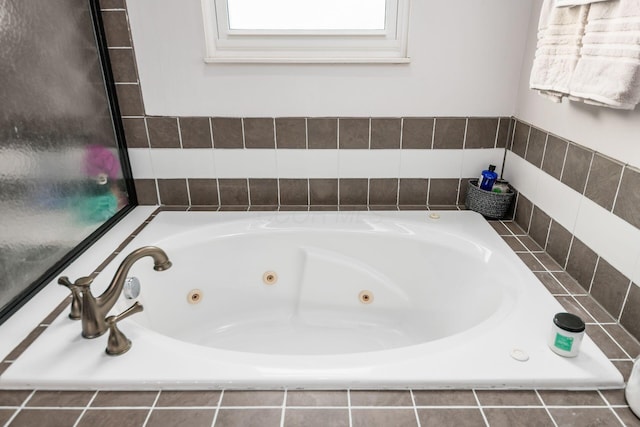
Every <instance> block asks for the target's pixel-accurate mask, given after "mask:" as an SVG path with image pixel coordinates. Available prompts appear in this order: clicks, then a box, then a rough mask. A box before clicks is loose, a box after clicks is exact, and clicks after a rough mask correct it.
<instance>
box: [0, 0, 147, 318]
mask: <svg viewBox="0 0 640 427" xmlns="http://www.w3.org/2000/svg"><path fill="white" fill-rule="evenodd" d="M97 6H98V5H97V0H92V1H87V0H55V1H42V0H0V322H2V321H3V320H4V319H6V318H7V317H8V316H9V315H10V314H11V313H12V312H13V311H15V310H16V309H17V308H18V307H19V306H21V305H22V304H23V303H24V302H25V301H26V300H28V298H29V297H30V296H32V295H33V294H34V293H35V292H37V290H39V289H40V288H41V287H42V286H43V285H44V284H46V283H47V282H49V281H50V280H51V279H52V278H53V277H54V275H55V273H56V272H57V271H59V269H60V268H62V267H63V266H64V265H65V264H66V263H68V262H70V261H71V260H72V259H73V258H74V257H76V256H77V255H78V254H79V253H80V252H81V251H82V250H83V249H86V247H88V245H90V244H91V243H92V242H93V241H95V240H96V239H97V238H98V237H99V236H100V235H101V234H102V233H104V232H105V231H106V230H107V229H108V227H109V226H110V225H112V223H114V222H115V220H116V219H118V218H120V217H122V216H123V215H124V214H125V213H126V212H127V211H128V210H129V209H130V208H131V207H132V206H133V205H135V203H136V202H135V193H134V192H133V190H132V185H131V179H130V176H131V174H130V168H129V164H128V159H127V158H126V150H125V149H124V145H123V144H124V142H123V137H122V125H121V123H120V121H119V118H118V116H119V113H118V109H117V105H116V102H115V98H114V95H113V93H114V89H113V83H112V79H111V73H110V69H109V68H108V66H107V65H106V64H107V58H106V56H107V53H106V49H105V47H104V36H103V35H102V34H103V33H102V31H101V30H99V28H100V19H99V15H98V12H96V11H97V10H98V7H97Z"/></svg>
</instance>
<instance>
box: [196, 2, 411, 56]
mask: <svg viewBox="0 0 640 427" xmlns="http://www.w3.org/2000/svg"><path fill="white" fill-rule="evenodd" d="M409 1H410V0H202V8H203V16H204V27H205V37H206V56H205V61H206V62H389V63H402V62H408V61H409V59H408V57H407V30H408V20H409Z"/></svg>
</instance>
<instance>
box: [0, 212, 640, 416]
mask: <svg viewBox="0 0 640 427" xmlns="http://www.w3.org/2000/svg"><path fill="white" fill-rule="evenodd" d="M491 224H492V226H493V227H494V228H495V229H496V231H497V232H498V233H499V234H500V235H501V236H502V237H503V238H504V240H505V241H506V242H507V243H508V244H509V246H510V247H511V248H512V249H513V250H514V251H515V252H516V253H517V254H518V255H519V256H520V257H521V259H522V260H523V261H524V262H525V263H526V264H527V265H528V266H529V268H531V270H532V271H533V272H534V273H535V274H536V275H537V276H538V278H539V279H540V280H541V282H542V283H544V285H545V286H546V287H547V288H548V289H549V291H550V292H551V293H552V294H554V295H555V296H556V298H557V299H558V301H560V303H561V304H562V305H563V306H564V307H565V308H566V309H567V311H570V312H573V313H576V314H578V315H580V316H581V317H582V318H583V319H585V321H586V323H587V333H588V334H589V335H590V336H591V338H592V339H593V340H594V341H595V342H596V343H597V344H598V345H599V346H600V347H601V349H602V350H603V351H604V353H605V354H606V355H607V357H609V359H610V360H612V362H613V363H614V364H615V365H616V366H617V367H618V369H619V370H620V371H621V372H622V373H623V375H624V376H625V378H627V377H628V375H629V373H630V371H631V367H632V363H633V359H634V358H635V357H636V356H638V355H639V354H640V344H639V343H638V341H637V340H635V339H634V338H633V337H632V336H631V335H630V334H628V333H627V332H626V331H625V330H624V329H623V328H622V327H621V326H620V325H619V324H617V323H616V322H615V320H614V319H613V318H612V317H611V316H610V315H609V314H608V313H607V312H606V311H605V310H604V309H603V308H601V307H600V305H599V304H598V303H597V302H596V301H595V300H593V298H591V296H590V295H588V294H587V293H586V291H585V290H584V289H583V288H582V287H580V285H578V283H577V282H576V281H575V280H574V279H573V278H571V276H569V275H568V274H567V273H566V272H564V271H563V270H562V269H561V268H560V266H559V265H558V264H557V263H556V262H555V261H553V259H552V258H551V257H550V256H549V255H548V254H546V253H545V252H544V251H542V249H541V248H540V247H539V246H538V245H537V244H536V243H535V242H534V241H533V240H532V239H531V238H530V237H529V236H527V235H526V234H525V233H524V232H523V231H522V229H521V228H520V227H518V225H517V224H515V223H513V222H498V221H496V222H492V223H491ZM49 317H51V316H49ZM35 335H36V336H37V334H35ZM18 357H19V356H18ZM3 365H4V367H5V368H6V367H7V366H9V365H10V363H9V362H8V360H7V359H5V361H4V362H3ZM1 372H2V369H1V368H0V373H1ZM0 425H2V426H6V427H8V426H11V427H19V426H29V427H32V426H38V427H41V426H42V427H46V426H53V427H66V426H69V427H72V426H77V427H84V426H92V427H94V426H95V427H99V426H118V427H128V426H132V427H142V426H145V427H156V426H178V425H179V426H194V427H197V426H207V427H212V426H213V427H222V426H247V427H250V426H259V427H268V426H352V427H357V426H367V427H376V426H420V427H426V426H439V427H446V426H457V427H465V426H491V427H499V426H505V427H516V426H526V427H529V426H557V427H561V426H579V427H582V426H640V419H638V418H636V417H635V416H634V415H633V413H632V412H631V411H630V409H629V408H628V406H627V405H626V402H625V399H624V391H623V390H601V391H550V390H335V391H312V390H305V391H301V390H255V391H239V390H223V391H217V390H216V391H167V390H163V391H160V390H153V391H129V392H126V391H109V390H99V391H46V390H0Z"/></svg>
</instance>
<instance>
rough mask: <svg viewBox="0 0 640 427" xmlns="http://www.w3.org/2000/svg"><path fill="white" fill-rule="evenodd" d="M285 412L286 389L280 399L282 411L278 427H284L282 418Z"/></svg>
mask: <svg viewBox="0 0 640 427" xmlns="http://www.w3.org/2000/svg"><path fill="white" fill-rule="evenodd" d="M286 410H287V389H286V388H285V389H284V396H283V398H282V411H281V413H280V427H284V416H285V411H286Z"/></svg>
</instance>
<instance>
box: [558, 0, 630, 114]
mask: <svg viewBox="0 0 640 427" xmlns="http://www.w3.org/2000/svg"><path fill="white" fill-rule="evenodd" d="M569 98H570V99H572V100H581V101H584V102H586V103H590V104H596V105H604V106H608V107H612V108H620V109H627V110H632V109H634V108H635V106H636V105H637V104H638V103H640V0H618V1H611V2H607V3H597V4H593V5H591V7H590V9H589V14H588V17H587V25H586V27H585V34H584V37H583V38H582V48H581V50H580V59H579V61H578V62H577V64H576V67H575V70H574V71H573V74H572V77H571V83H570V88H569Z"/></svg>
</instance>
